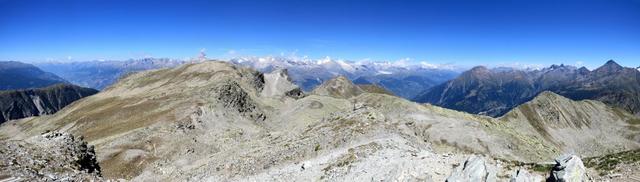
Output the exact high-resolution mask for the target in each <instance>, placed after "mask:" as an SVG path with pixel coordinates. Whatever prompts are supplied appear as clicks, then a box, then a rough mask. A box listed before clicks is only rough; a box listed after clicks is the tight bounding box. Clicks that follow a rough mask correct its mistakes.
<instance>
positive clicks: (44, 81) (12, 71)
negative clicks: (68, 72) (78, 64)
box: [0, 61, 67, 90]
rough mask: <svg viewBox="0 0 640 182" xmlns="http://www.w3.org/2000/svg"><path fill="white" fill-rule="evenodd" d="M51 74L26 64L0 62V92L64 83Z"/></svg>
mask: <svg viewBox="0 0 640 182" xmlns="http://www.w3.org/2000/svg"><path fill="white" fill-rule="evenodd" d="M66 82H67V81H65V80H64V79H62V78H60V77H58V76H56V75H54V74H53V73H49V72H44V71H42V70H41V69H39V68H37V67H35V66H33V65H30V64H26V63H21V62H17V61H0V90H17V89H29V88H41V87H46V86H50V85H54V84H58V83H66Z"/></svg>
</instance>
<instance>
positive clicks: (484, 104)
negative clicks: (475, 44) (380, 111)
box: [413, 60, 640, 117]
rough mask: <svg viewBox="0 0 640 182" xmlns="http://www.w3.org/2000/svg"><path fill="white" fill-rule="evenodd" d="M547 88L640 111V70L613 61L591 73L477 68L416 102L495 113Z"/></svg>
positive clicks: (570, 69)
mask: <svg viewBox="0 0 640 182" xmlns="http://www.w3.org/2000/svg"><path fill="white" fill-rule="evenodd" d="M543 91H552V92H555V93H558V94H560V95H563V96H565V97H568V98H571V99H574V100H582V99H594V100H600V101H603V102H604V103H606V104H609V105H611V106H615V107H619V108H622V109H625V110H627V111H629V112H632V113H634V114H640V99H638V97H640V95H638V94H640V71H637V70H635V69H632V68H624V67H622V66H620V65H618V64H617V63H616V62H615V61H613V60H610V61H607V63H605V64H604V65H603V66H601V67H599V68H598V69H595V70H593V71H589V70H587V69H586V68H584V67H581V68H576V67H573V66H567V65H552V66H550V67H548V68H545V69H541V70H534V71H523V70H507V71H501V70H490V69H486V68H481V67H475V68H474V69H471V70H469V71H467V72H464V73H462V74H461V75H460V76H459V77H457V78H455V79H453V80H450V81H448V82H446V83H443V84H440V85H438V86H434V87H433V88H431V89H429V90H426V91H424V92H423V93H422V94H421V95H420V96H418V97H416V98H414V99H413V100H414V101H417V102H427V103H432V104H434V105H439V106H443V107H446V108H451V109H455V110H460V111H466V112H470V113H476V114H484V115H489V116H493V117H496V116H501V115H503V114H505V113H506V112H507V111H508V110H509V109H511V108H513V107H515V106H517V105H519V104H521V103H524V102H526V101H529V100H531V99H533V97H534V96H535V95H537V94H538V93H541V92H543Z"/></svg>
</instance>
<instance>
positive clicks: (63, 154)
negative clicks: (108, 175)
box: [0, 132, 103, 181]
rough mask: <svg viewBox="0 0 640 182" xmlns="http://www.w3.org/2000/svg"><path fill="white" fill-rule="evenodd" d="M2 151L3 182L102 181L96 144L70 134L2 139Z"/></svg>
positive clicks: (47, 134)
mask: <svg viewBox="0 0 640 182" xmlns="http://www.w3.org/2000/svg"><path fill="white" fill-rule="evenodd" d="M0 154H2V155H0V166H1V167H0V174H2V176H0V181H2V180H9V181H11V180H15V179H19V180H18V181H22V180H25V181H103V180H102V178H101V177H100V166H99V164H98V162H97V160H96V154H95V151H94V149H93V146H89V145H87V142H85V141H83V139H82V137H74V136H73V135H71V134H68V133H59V132H49V133H44V134H42V135H39V136H34V137H32V138H28V139H26V140H9V141H0Z"/></svg>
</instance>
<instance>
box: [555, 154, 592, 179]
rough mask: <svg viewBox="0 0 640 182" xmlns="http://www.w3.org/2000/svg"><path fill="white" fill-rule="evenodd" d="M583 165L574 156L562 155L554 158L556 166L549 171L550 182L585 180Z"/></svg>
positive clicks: (578, 158)
mask: <svg viewBox="0 0 640 182" xmlns="http://www.w3.org/2000/svg"><path fill="white" fill-rule="evenodd" d="M585 171H586V170H585V168H584V164H583V163H582V160H581V159H580V157H578V156H576V155H563V156H560V157H558V158H556V165H555V166H554V167H553V169H552V170H551V176H550V177H549V179H550V181H561V182H565V181H566V182H574V181H575V182H579V181H585V180H586V172H585Z"/></svg>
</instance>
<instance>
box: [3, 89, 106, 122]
mask: <svg viewBox="0 0 640 182" xmlns="http://www.w3.org/2000/svg"><path fill="white" fill-rule="evenodd" d="M96 93H98V91H97V90H94V89H90V88H83V87H79V86H75V85H68V84H57V85H52V86H48V87H45V88H39V89H30V90H11V91H0V112H1V113H2V115H1V116H2V117H0V123H2V122H5V121H8V120H12V119H20V118H26V117H30V116H40V115H45V114H53V113H55V112H57V111H59V110H60V109H62V108H64V107H65V106H67V105H69V104H71V103H73V102H74V101H76V100H79V99H81V98H84V97H87V96H90V95H93V94H96Z"/></svg>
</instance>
